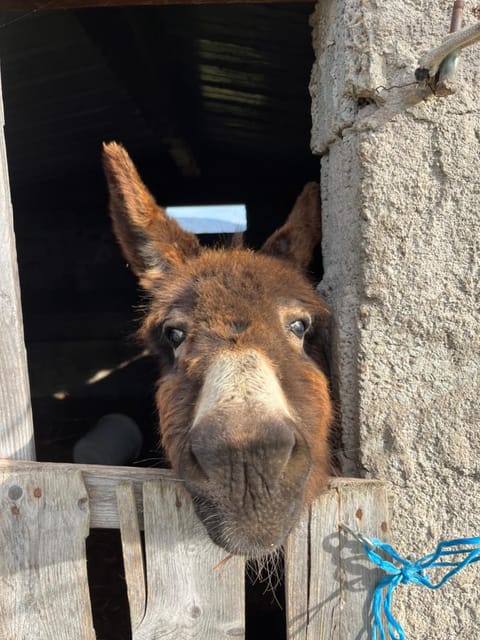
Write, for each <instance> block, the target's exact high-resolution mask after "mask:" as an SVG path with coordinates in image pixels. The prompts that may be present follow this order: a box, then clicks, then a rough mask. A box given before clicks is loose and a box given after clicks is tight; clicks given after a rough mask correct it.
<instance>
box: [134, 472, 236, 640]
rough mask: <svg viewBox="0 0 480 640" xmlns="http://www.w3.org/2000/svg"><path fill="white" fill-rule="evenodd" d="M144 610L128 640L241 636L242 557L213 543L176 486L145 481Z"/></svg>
mask: <svg viewBox="0 0 480 640" xmlns="http://www.w3.org/2000/svg"><path fill="white" fill-rule="evenodd" d="M143 492H144V513H145V554H146V564H147V594H148V596H147V610H146V614H145V618H144V620H143V621H142V623H141V625H140V627H139V628H138V629H137V630H136V632H135V634H134V636H133V640H164V639H166V638H170V639H172V640H184V639H185V640H186V639H187V638H198V639H199V640H200V639H201V640H221V639H222V638H224V639H225V640H228V639H230V638H231V637H235V638H244V625H245V622H244V618H245V616H244V600H245V597H244V561H243V559H242V558H239V557H232V558H230V559H227V558H228V556H227V554H226V552H225V551H224V550H223V549H220V547H217V546H216V545H214V544H213V543H212V542H211V540H210V538H209V537H208V535H207V533H206V531H205V529H204V527H203V525H201V524H200V522H199V521H198V519H197V518H196V516H195V514H194V511H193V507H192V503H191V500H190V498H189V496H188V495H187V494H186V492H185V491H184V490H183V489H182V487H180V486H175V485H171V484H169V483H164V482H163V483H162V482H152V481H148V482H145V483H144V487H143Z"/></svg>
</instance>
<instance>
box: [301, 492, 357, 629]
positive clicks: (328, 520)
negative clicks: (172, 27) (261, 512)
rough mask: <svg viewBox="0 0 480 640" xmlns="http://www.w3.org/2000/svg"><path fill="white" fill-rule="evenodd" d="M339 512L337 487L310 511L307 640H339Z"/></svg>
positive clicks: (317, 501)
mask: <svg viewBox="0 0 480 640" xmlns="http://www.w3.org/2000/svg"><path fill="white" fill-rule="evenodd" d="M338 509H339V492H338V489H336V488H331V489H330V490H329V491H327V492H325V493H324V494H323V495H321V496H320V497H319V498H318V499H317V500H316V502H315V504H314V505H312V509H311V516H310V589H309V601H308V613H309V616H308V622H309V624H308V632H307V640H314V639H317V638H339V639H340V636H339V609H340V606H341V602H340V590H339V586H340V583H339V577H340V566H339V560H340V549H339V546H338V540H339V537H338V535H339V534H338V520H339V513H338ZM345 637H346V636H345ZM352 640H353V639H352Z"/></svg>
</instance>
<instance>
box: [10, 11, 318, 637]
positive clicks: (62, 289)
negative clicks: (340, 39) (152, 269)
mask: <svg viewBox="0 0 480 640" xmlns="http://www.w3.org/2000/svg"><path fill="white" fill-rule="evenodd" d="M312 9H313V6H312V4H310V3H295V4H243V5H241V4H233V5H224V6H218V5H217V6H213V5H202V6H199V5H182V6H164V7H147V6H145V7H136V8H109V9H83V10H76V11H34V12H29V13H27V12H22V13H19V12H0V60H1V67H2V82H3V100H4V109H5V122H6V126H5V134H6V141H7V153H8V162H9V171H10V183H11V194H12V201H13V208H14V223H15V233H16V240H17V252H18V264H19V270H20V282H21V292H22V305H23V316H24V317H23V320H24V328H25V336H26V343H27V351H28V362H29V373H30V383H31V392H32V403H33V415H34V423H35V434H36V446H37V457H38V459H39V460H49V461H70V460H71V459H72V447H73V444H74V443H75V441H76V440H78V438H80V437H81V436H82V435H83V434H85V433H86V432H87V431H88V430H89V429H90V428H91V427H92V426H93V425H94V424H95V423H96V422H97V420H98V419H99V418H100V417H101V416H102V415H105V414H107V413H110V412H122V413H126V414H127V415H129V416H131V417H132V418H133V419H134V420H135V421H136V422H137V423H138V425H139V426H140V428H141V430H142V432H143V434H144V447H143V450H142V452H141V455H139V456H138V459H137V460H136V461H135V463H136V464H144V465H154V464H159V463H161V462H162V461H161V454H160V453H159V452H158V449H157V436H156V431H155V428H156V427H155V422H156V421H155V409H154V404H153V388H154V381H155V375H156V372H155V364H154V363H153V362H152V361H151V360H150V359H149V357H143V356H141V352H142V348H141V347H140V346H139V345H138V344H136V342H135V340H133V339H132V338H131V336H132V334H133V333H134V331H135V328H136V323H137V320H138V317H139V315H140V310H139V306H140V305H141V294H140V292H139V290H138V288H137V285H136V282H135V280H134V278H133V276H132V274H131V273H130V272H129V270H128V268H127V267H126V264H125V261H124V259H123V258H122V256H121V254H120V250H119V248H118V247H117V245H116V242H115V240H114V238H113V235H112V232H111V229H110V222H109V219H108V215H107V194H106V188H105V181H104V178H103V174H102V170H101V162H100V157H101V144H102V141H109V140H116V141H119V142H121V143H123V144H124V146H125V147H126V148H127V150H128V151H129V153H130V155H131V156H132V158H133V160H134V162H135V163H136V165H137V167H138V169H139V171H140V173H141V175H142V177H143V178H144V180H145V182H146V183H147V185H148V186H149V188H150V189H151V190H152V191H153V193H154V194H155V195H156V197H157V199H158V201H159V202H160V203H161V204H164V205H179V204H223V203H238V202H241V203H245V204H246V206H247V216H248V229H247V234H246V239H247V244H248V245H250V246H251V247H253V248H256V247H259V246H260V245H261V244H262V243H263V241H264V240H265V239H266V237H267V236H268V235H269V233H270V232H272V231H273V230H274V229H275V228H277V227H278V226H279V225H281V224H282V222H283V220H284V219H285V217H286V216H287V215H288V212H289V210H290V208H291V206H292V204H293V201H294V200H295V197H296V195H297V194H298V193H299V192H300V190H301V188H302V187H303V185H304V184H305V182H307V181H309V180H318V175H319V162H318V158H315V157H313V156H312V155H311V152H310V148H309V137H310V126H311V120H310V97H309V93H308V84H309V77H310V71H311V68H312V63H313V51H312V47H311V34H310V27H309V23H308V18H309V15H310V13H311V12H312ZM202 241H203V242H210V243H211V242H218V238H216V237H212V236H205V237H202ZM312 268H313V270H314V272H315V276H316V277H317V278H318V277H319V276H320V273H321V260H320V259H319V260H318V261H317V262H316V264H315V265H314V266H313V267H312ZM103 535H104V534H102V533H101V532H98V536H100V537H99V543H98V544H97V547H99V548H100V549H101V551H100V554H101V555H102V556H108V553H106V551H105V546H106V545H107V546H108V547H109V548H111V544H112V543H111V541H110V542H105V539H104V538H103V537H102V536H103ZM115 555H116V552H115V553H113V557H114V556H115ZM112 561H113V560H112ZM109 588H110V587H108V585H107V590H108V589H109ZM100 591H101V579H100ZM267 598H268V596H267ZM107 600H108V598H107ZM116 602H117V604H115V605H111V606H110V608H109V607H108V606H107V605H105V607H106V608H104V609H103V610H102V611H103V613H101V614H99V613H98V612H97V614H96V615H97V623H98V624H99V625H101V624H102V623H101V621H100V622H98V620H100V618H101V616H102V615H103V616H104V619H105V628H104V629H102V630H101V632H100V631H99V633H100V635H99V637H101V638H105V639H108V638H110V637H111V638H112V640H113V638H115V640H122V638H123V637H124V636H123V635H122V632H121V631H120V630H119V629H120V628H123V627H124V625H125V624H126V623H125V620H123V621H121V623H120V622H119V625H120V626H119V627H118V628H116V629H114V630H113V631H112V630H111V629H109V624H107V622H106V621H107V620H111V619H112V614H113V616H114V617H117V618H118V617H119V616H120V618H121V615H120V614H119V610H123V608H124V607H123V605H121V604H120V605H119V604H118V601H116ZM102 606H103V605H102ZM112 607H114V608H113V609H112ZM115 607H117V609H115ZM115 611H116V613H115ZM266 629H269V630H265V631H264V632H263V635H261V636H260V637H263V638H270V637H272V638H273V637H275V638H278V637H280V636H279V632H278V630H276V629H275V628H274V627H273V626H272V623H269V624H267V627H266ZM97 630H98V628H97ZM109 633H110V634H112V633H113V635H109ZM126 637H128V636H125V638H126Z"/></svg>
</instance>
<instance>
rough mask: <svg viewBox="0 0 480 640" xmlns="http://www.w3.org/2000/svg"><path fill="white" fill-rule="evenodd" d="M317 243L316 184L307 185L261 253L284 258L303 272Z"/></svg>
mask: <svg viewBox="0 0 480 640" xmlns="http://www.w3.org/2000/svg"><path fill="white" fill-rule="evenodd" d="M321 239H322V214H321V209H320V189H319V185H318V184H317V183H316V182H309V183H308V184H306V185H305V187H304V188H303V191H302V193H301V194H300V195H299V196H298V198H297V200H296V202H295V204H294V205H293V209H292V211H291V212H290V215H289V216H288V218H287V221H286V222H285V224H284V225H283V227H280V229H277V231H275V232H274V233H273V234H272V235H271V236H270V238H268V240H267V241H266V242H265V244H264V245H263V247H262V249H261V252H262V253H266V254H268V255H272V256H275V257H277V258H284V259H285V260H289V261H290V262H292V263H294V264H295V265H297V266H298V267H300V268H301V269H306V268H307V267H308V264H309V262H310V260H311V259H312V255H313V250H314V248H315V246H316V245H317V244H318V243H319V242H320V240H321Z"/></svg>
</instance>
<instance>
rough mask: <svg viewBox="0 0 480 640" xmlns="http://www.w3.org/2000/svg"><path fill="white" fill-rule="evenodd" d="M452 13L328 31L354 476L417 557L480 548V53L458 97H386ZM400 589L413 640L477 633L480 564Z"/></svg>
mask: <svg viewBox="0 0 480 640" xmlns="http://www.w3.org/2000/svg"><path fill="white" fill-rule="evenodd" d="M452 5H453V2H452V1H451V0H416V1H413V0H405V1H403V2H393V1H392V0H376V1H375V0H336V1H335V0H322V2H320V3H319V5H318V6H317V8H316V11H315V14H314V15H313V17H312V26H313V29H314V46H315V50H316V56H317V60H316V63H315V66H314V69H313V73H312V81H311V93H312V100H313V131H312V146H313V150H314V152H316V153H318V154H320V155H321V156H322V160H321V163H322V164H321V167H322V173H321V180H322V199H323V211H324V241H323V242H324V246H323V252H324V263H325V276H324V280H323V282H322V283H321V285H320V291H321V293H322V294H323V295H324V296H325V297H326V298H327V299H328V300H329V302H330V304H331V305H332V307H333V310H334V314H335V318H336V326H335V332H334V353H335V362H336V367H335V386H336V388H337V393H338V395H339V398H340V404H341V415H342V418H341V420H342V429H343V447H344V456H343V459H344V471H345V473H348V474H353V475H354V474H360V475H364V476H366V477H374V478H379V479H384V480H389V481H390V482H391V483H392V489H391V493H392V499H393V509H392V523H393V527H392V528H393V530H392V540H393V542H394V544H395V545H396V546H397V547H398V548H399V550H400V552H402V553H403V554H410V553H412V554H414V555H416V556H418V555H424V554H426V553H429V552H431V551H433V550H434V548H435V546H436V545H437V543H438V542H439V541H440V540H441V539H449V538H454V537H465V536H473V535H480V500H479V494H480V393H479V392H480V380H479V369H480V200H479V198H480V172H479V167H480V110H479V105H480V45H476V46H475V47H471V48H469V49H466V50H465V51H464V52H463V53H462V60H461V69H460V73H459V78H458V91H457V94H456V95H455V96H451V97H448V98H434V97H433V98H429V99H423V97H424V94H422V92H421V90H420V89H419V87H417V86H408V87H402V88H392V89H391V90H387V89H386V88H390V87H392V86H393V85H405V84H407V83H411V82H413V81H414V70H415V68H416V66H417V60H418V58H419V57H420V55H421V54H422V53H424V52H425V51H426V50H428V49H429V48H431V47H432V46H435V45H436V44H438V43H439V42H440V40H441V38H442V37H443V36H444V35H445V34H446V32H447V31H448V28H449V23H450V14H451V8H452ZM466 5H467V7H466V13H465V24H466V25H468V24H472V23H473V22H475V21H476V20H477V19H478V15H479V11H480V8H479V6H477V5H475V3H471V2H466ZM474 5H475V6H474ZM360 526H361V525H360ZM400 591H401V593H399V594H398V596H396V597H395V602H394V607H395V611H396V612H397V613H398V617H399V618H400V620H401V622H402V624H403V625H404V628H405V631H406V634H407V637H408V638H411V639H412V640H413V639H414V640H421V639H424V640H426V639H427V638H428V639H429V640H431V638H435V639H436V640H447V639H448V640H452V639H454V638H476V637H478V634H479V633H480V607H479V601H480V579H479V568H478V565H477V566H474V567H470V568H467V569H466V570H464V572H463V573H461V574H459V575H458V577H456V578H455V579H453V580H452V581H451V582H450V583H449V584H448V585H447V586H445V587H444V588H443V589H442V590H441V591H440V592H427V590H422V591H421V592H420V591H419V588H418V587H411V586H409V587H406V588H404V589H401V590H400ZM345 640H351V639H347V638H346V639H345ZM352 640H353V639H352Z"/></svg>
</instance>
